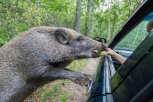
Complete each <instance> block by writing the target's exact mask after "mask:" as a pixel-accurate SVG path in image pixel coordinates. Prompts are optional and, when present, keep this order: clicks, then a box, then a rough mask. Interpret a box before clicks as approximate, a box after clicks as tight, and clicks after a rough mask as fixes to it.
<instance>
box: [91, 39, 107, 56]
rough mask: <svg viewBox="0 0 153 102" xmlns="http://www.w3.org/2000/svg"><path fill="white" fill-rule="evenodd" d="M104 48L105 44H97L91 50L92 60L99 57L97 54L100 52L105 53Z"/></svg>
mask: <svg viewBox="0 0 153 102" xmlns="http://www.w3.org/2000/svg"><path fill="white" fill-rule="evenodd" d="M106 48H107V46H106V45H105V44H103V43H100V42H98V45H97V46H96V47H95V48H93V49H92V57H93V58H96V57H99V53H100V52H101V51H105V50H106Z"/></svg>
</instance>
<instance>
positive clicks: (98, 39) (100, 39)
mask: <svg viewBox="0 0 153 102" xmlns="http://www.w3.org/2000/svg"><path fill="white" fill-rule="evenodd" d="M93 39H94V40H97V41H99V42H102V43H103V44H106V43H107V40H106V39H105V38H100V37H95V38H93Z"/></svg>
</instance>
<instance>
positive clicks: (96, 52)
mask: <svg viewBox="0 0 153 102" xmlns="http://www.w3.org/2000/svg"><path fill="white" fill-rule="evenodd" d="M100 52H101V51H100V50H96V49H93V50H92V57H93V58H96V57H99V56H100V55H99V53H100Z"/></svg>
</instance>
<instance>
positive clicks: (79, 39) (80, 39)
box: [76, 36, 84, 41]
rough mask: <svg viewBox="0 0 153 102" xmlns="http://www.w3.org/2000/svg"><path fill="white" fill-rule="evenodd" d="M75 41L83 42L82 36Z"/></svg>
mask: <svg viewBox="0 0 153 102" xmlns="http://www.w3.org/2000/svg"><path fill="white" fill-rule="evenodd" d="M76 40H77V41H83V40H84V38H83V36H79V37H78V38H77V39H76Z"/></svg>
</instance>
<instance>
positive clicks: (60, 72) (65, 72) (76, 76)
mask: <svg viewBox="0 0 153 102" xmlns="http://www.w3.org/2000/svg"><path fill="white" fill-rule="evenodd" d="M43 78H47V79H51V80H52V79H53V80H56V79H70V80H72V81H74V82H75V83H77V84H79V85H81V86H83V85H85V86H87V85H88V82H89V81H90V78H91V77H90V75H87V74H84V73H79V72H74V71H71V70H69V69H63V68H57V69H51V70H49V71H46V72H45V73H44V74H43Z"/></svg>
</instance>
